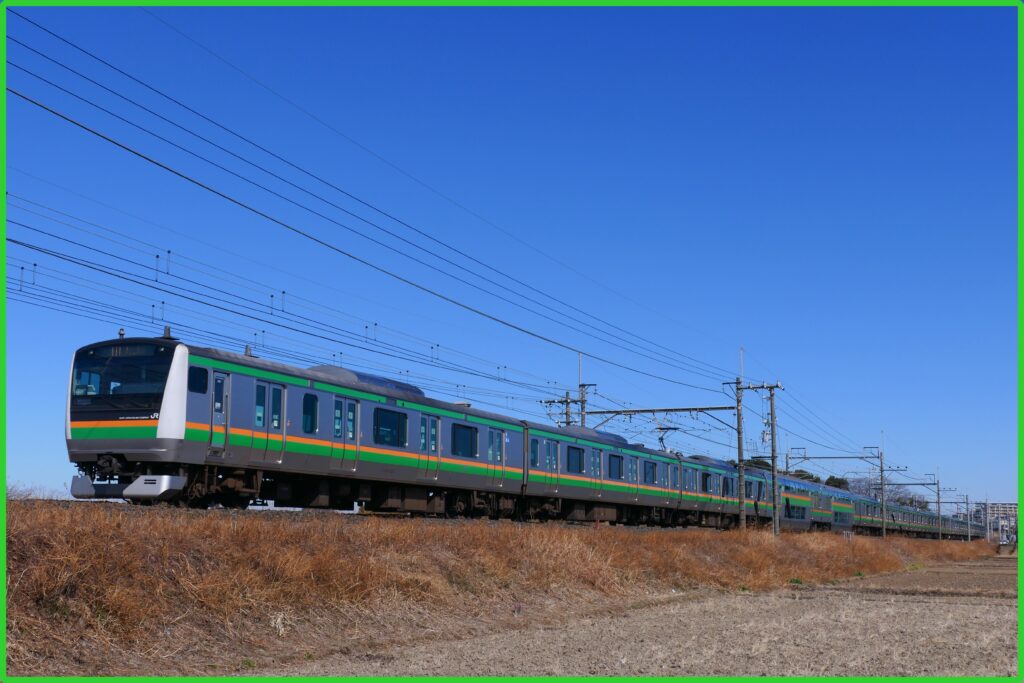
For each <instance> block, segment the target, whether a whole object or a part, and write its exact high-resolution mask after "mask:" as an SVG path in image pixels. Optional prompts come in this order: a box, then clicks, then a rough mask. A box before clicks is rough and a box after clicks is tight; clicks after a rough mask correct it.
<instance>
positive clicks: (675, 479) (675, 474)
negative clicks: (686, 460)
mask: <svg viewBox="0 0 1024 683" xmlns="http://www.w3.org/2000/svg"><path fill="white" fill-rule="evenodd" d="M672 488H674V489H678V488H679V466H678V465H672Z"/></svg>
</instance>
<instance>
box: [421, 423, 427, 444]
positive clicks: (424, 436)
mask: <svg viewBox="0 0 1024 683" xmlns="http://www.w3.org/2000/svg"><path fill="white" fill-rule="evenodd" d="M420 450H421V451H425V450H427V417H426V416H425V415H424V416H422V417H420Z"/></svg>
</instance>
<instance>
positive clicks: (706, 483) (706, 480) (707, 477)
mask: <svg viewBox="0 0 1024 683" xmlns="http://www.w3.org/2000/svg"><path fill="white" fill-rule="evenodd" d="M700 490H701V491H702V492H704V493H711V473H710V472H701V473H700Z"/></svg>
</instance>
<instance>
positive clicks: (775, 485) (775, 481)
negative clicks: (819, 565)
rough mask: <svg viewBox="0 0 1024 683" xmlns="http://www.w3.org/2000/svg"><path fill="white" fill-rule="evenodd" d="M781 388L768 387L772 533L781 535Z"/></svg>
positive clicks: (780, 386) (776, 385)
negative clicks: (778, 443)
mask: <svg viewBox="0 0 1024 683" xmlns="http://www.w3.org/2000/svg"><path fill="white" fill-rule="evenodd" d="M776 388H778V389H781V388H782V385H781V384H775V385H773V386H770V387H768V402H769V405H770V406H771V413H772V533H774V534H775V535H776V536H778V535H779V532H780V531H781V530H782V529H781V526H782V524H781V522H782V520H781V518H780V517H779V460H778V454H777V452H776V446H775V443H776V441H777V439H776V436H775V389H776Z"/></svg>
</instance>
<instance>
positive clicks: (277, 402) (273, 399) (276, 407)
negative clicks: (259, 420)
mask: <svg viewBox="0 0 1024 683" xmlns="http://www.w3.org/2000/svg"><path fill="white" fill-rule="evenodd" d="M281 403H282V401H281V387H271V389H270V427H271V429H280V428H281Z"/></svg>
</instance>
